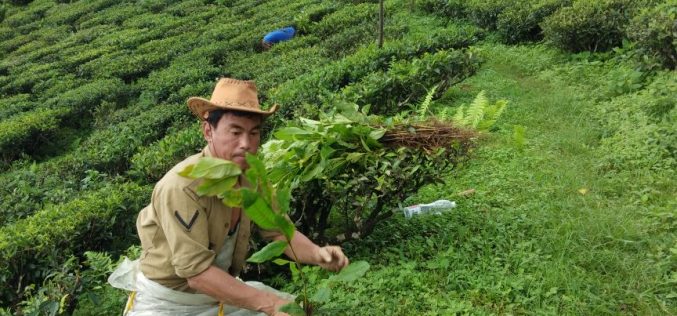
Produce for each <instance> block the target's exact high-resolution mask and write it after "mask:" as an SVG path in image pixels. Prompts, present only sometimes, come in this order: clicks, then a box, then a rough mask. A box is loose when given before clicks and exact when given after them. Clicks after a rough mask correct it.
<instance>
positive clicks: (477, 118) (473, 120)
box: [463, 90, 489, 128]
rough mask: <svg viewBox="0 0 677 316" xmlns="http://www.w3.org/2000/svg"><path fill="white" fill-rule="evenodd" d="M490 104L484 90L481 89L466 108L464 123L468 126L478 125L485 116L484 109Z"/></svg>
mask: <svg viewBox="0 0 677 316" xmlns="http://www.w3.org/2000/svg"><path fill="white" fill-rule="evenodd" d="M488 104H489V100H488V99H487V97H486V95H485V92H484V90H482V91H480V93H478V94H477V97H475V100H473V101H472V103H471V104H470V106H469V107H468V109H467V110H466V113H465V117H464V118H463V125H464V126H468V127H473V128H475V127H477V125H479V123H480V122H481V121H482V118H483V117H484V109H485V108H486V106H487V105H488Z"/></svg>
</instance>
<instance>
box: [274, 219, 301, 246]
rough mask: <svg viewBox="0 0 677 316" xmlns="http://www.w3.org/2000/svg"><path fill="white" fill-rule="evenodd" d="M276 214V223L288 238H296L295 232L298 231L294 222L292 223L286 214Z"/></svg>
mask: <svg viewBox="0 0 677 316" xmlns="http://www.w3.org/2000/svg"><path fill="white" fill-rule="evenodd" d="M275 215H276V217H275V224H277V227H279V229H280V230H281V231H282V233H283V234H284V236H285V237H287V239H288V240H292V238H294V232H295V231H296V227H294V224H292V223H291V222H290V221H289V220H288V219H287V218H286V217H285V216H282V215H278V214H275Z"/></svg>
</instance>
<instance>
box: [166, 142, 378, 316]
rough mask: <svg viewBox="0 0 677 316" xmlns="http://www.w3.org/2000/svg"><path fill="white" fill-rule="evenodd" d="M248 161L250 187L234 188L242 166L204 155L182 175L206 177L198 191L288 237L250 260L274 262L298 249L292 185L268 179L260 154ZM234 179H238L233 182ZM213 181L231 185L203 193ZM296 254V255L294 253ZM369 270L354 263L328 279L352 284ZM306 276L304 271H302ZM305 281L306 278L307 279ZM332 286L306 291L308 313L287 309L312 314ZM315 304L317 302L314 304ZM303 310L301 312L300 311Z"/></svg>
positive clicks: (249, 156) (364, 264) (365, 266)
mask: <svg viewBox="0 0 677 316" xmlns="http://www.w3.org/2000/svg"><path fill="white" fill-rule="evenodd" d="M246 159H247V164H248V165H249V168H248V169H247V171H246V178H247V180H248V182H249V184H250V186H249V187H241V188H239V189H236V188H235V187H234V185H235V183H236V182H237V179H238V177H239V175H240V169H239V167H238V166H237V165H236V164H235V163H233V162H231V161H226V160H222V159H217V158H209V157H204V158H200V160H199V161H198V162H197V163H196V164H195V165H188V166H186V168H185V169H184V170H182V171H181V172H180V173H179V174H180V175H182V176H184V177H190V178H200V179H204V181H203V183H202V184H201V185H200V187H198V194H200V195H208V196H218V197H219V198H221V199H222V200H223V202H224V203H226V204H227V205H230V206H240V205H241V206H242V207H243V209H244V211H245V213H246V214H247V216H248V217H249V218H251V220H252V221H253V222H254V223H256V225H257V226H258V227H260V228H262V229H266V230H277V231H279V232H281V233H282V234H283V236H284V238H285V240H276V241H273V242H271V243H269V244H267V245H266V246H265V247H263V248H262V249H260V250H259V251H257V252H256V253H254V254H253V255H252V256H251V257H249V259H247V261H248V262H252V263H263V262H266V261H270V260H272V259H274V258H276V257H278V256H280V255H281V254H282V253H283V252H284V251H285V250H286V249H287V248H288V247H289V249H290V250H291V252H292V253H294V248H293V246H292V243H291V241H292V239H293V238H294V234H295V232H296V229H295V227H294V224H292V223H291V222H290V220H289V218H288V217H287V216H286V214H287V212H288V211H289V202H290V195H289V194H290V192H289V190H290V188H288V187H285V186H278V187H275V186H273V184H272V183H271V182H270V181H269V179H268V171H267V170H266V167H265V165H264V164H263V162H262V161H260V160H259V159H258V158H257V157H256V156H253V155H250V154H248V155H247V158H246ZM230 179H233V180H236V181H232V182H231V181H229V180H230ZM210 181H218V182H228V183H229V185H227V186H223V187H220V188H219V189H218V190H214V191H205V190H203V191H202V193H199V192H200V189H201V188H204V187H205V186H209V185H210V184H209V182H210ZM233 191H237V192H240V193H239V194H241V195H242V199H241V200H239V201H237V203H232V201H228V200H226V199H224V196H232V195H233V194H232V193H229V192H233ZM294 256H295V254H294ZM275 261H276V263H278V264H289V265H290V267H293V268H291V269H292V271H301V267H300V264H299V263H292V262H290V261H287V260H283V259H276V260H275ZM368 269H369V264H368V263H366V262H354V263H352V264H350V265H349V266H347V267H345V268H344V269H342V271H341V272H339V273H338V274H337V275H334V276H332V277H330V278H329V279H328V281H327V282H343V283H349V282H353V281H355V280H356V279H358V278H360V277H361V276H363V275H364V274H365V273H366V272H367V270H368ZM299 274H300V276H301V277H302V278H303V273H299ZM304 282H305V280H304ZM327 291H328V287H325V288H324V291H318V292H317V293H316V294H315V295H313V297H309V295H308V294H307V292H306V291H305V287H304V291H303V294H302V296H301V298H300V300H301V301H302V302H303V306H305V307H306V308H305V313H303V309H300V308H299V307H294V306H293V305H292V306H286V307H285V309H284V310H287V311H289V312H291V313H292V314H294V315H297V314H298V315H304V314H305V315H311V314H312V313H313V311H314V307H311V306H313V305H314V304H318V303H323V302H325V301H327V300H328V299H329V294H328V293H327ZM311 302H312V303H314V304H311ZM299 313H300V314H299Z"/></svg>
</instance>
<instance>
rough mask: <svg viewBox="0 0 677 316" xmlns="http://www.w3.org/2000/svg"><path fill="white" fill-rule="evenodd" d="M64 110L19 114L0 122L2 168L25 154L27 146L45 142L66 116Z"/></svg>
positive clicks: (41, 110)
mask: <svg viewBox="0 0 677 316" xmlns="http://www.w3.org/2000/svg"><path fill="white" fill-rule="evenodd" d="M69 112H70V111H69V110H68V109H66V108H58V109H38V110H35V111H30V112H27V113H24V114H19V115H15V116H13V117H11V118H10V119H6V120H3V121H2V122H0V150H1V151H2V166H3V167H5V166H6V165H7V164H8V163H10V162H11V161H13V160H14V159H16V157H17V156H18V155H19V154H21V153H24V152H26V149H27V148H28V146H27V145H28V144H29V143H31V144H35V143H39V142H40V141H44V140H46V139H47V138H46V136H44V135H47V137H48V135H50V134H52V133H54V132H55V131H56V130H57V129H59V128H60V126H59V122H60V119H62V118H64V117H66V116H68V114H70V113H69Z"/></svg>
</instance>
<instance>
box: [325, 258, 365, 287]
mask: <svg viewBox="0 0 677 316" xmlns="http://www.w3.org/2000/svg"><path fill="white" fill-rule="evenodd" d="M367 270H369V263H367V262H366V261H356V262H352V263H351V264H349V265H348V266H347V267H345V268H343V270H341V272H339V273H338V274H336V275H333V276H331V277H329V279H330V280H332V281H337V282H345V283H348V282H353V281H355V280H357V279H359V278H361V277H362V276H363V275H364V274H365V273H367Z"/></svg>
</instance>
